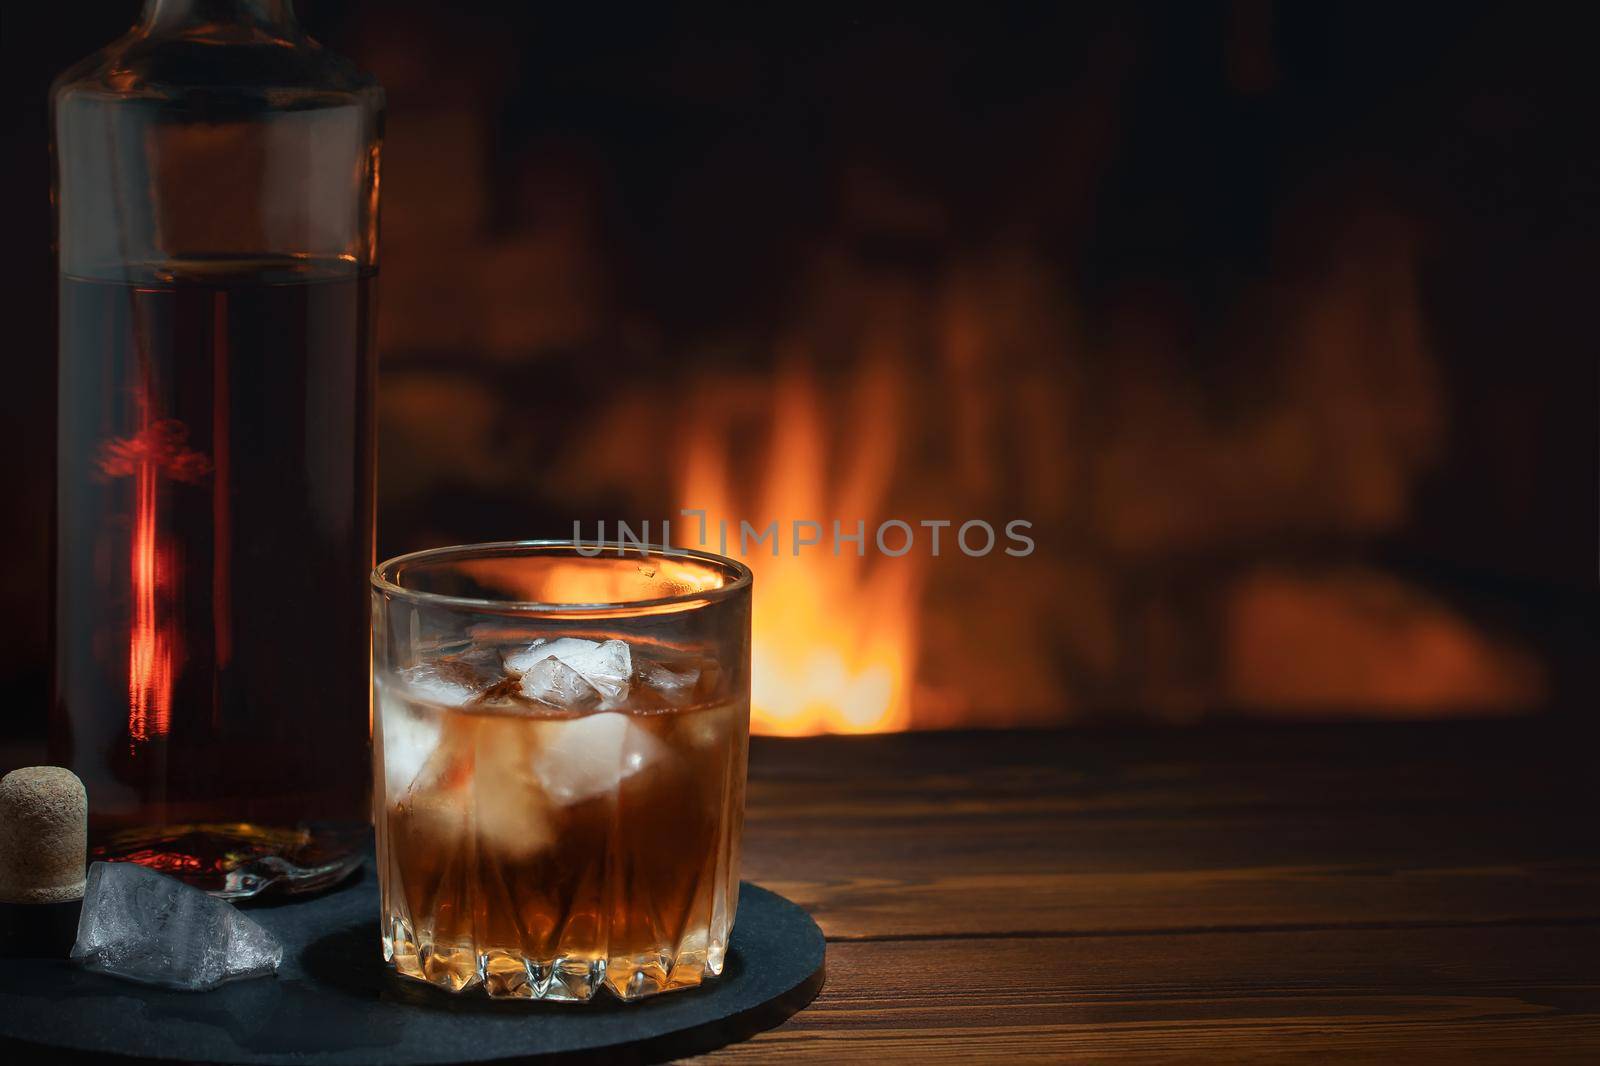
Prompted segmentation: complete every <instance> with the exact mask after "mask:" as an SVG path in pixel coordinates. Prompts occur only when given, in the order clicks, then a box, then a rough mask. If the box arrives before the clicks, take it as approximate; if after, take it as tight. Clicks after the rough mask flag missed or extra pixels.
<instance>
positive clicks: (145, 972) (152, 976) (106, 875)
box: [72, 862, 283, 992]
mask: <svg viewBox="0 0 1600 1066" xmlns="http://www.w3.org/2000/svg"><path fill="white" fill-rule="evenodd" d="M72 958H73V959H75V960H77V961H78V962H79V963H81V964H82V965H83V966H85V967H87V968H88V969H91V970H97V971H99V972H101V973H108V974H112V975H113V976H116V977H122V978H126V979H127V980H130V981H138V982H141V983H143V984H149V985H160V986H162V987H165V988H177V989H185V990H190V991H197V992H198V991H203V990H205V989H208V988H215V987H217V986H218V985H220V984H222V983H223V982H225V981H236V980H239V979H241V978H245V977H265V976H267V975H269V974H272V973H274V972H276V971H277V969H278V964H279V963H281V962H282V961H283V945H282V944H280V943H279V942H278V938H277V937H275V936H273V935H272V934H271V933H269V932H267V930H265V929H263V928H262V927H261V926H260V925H258V924H256V923H255V922H253V921H251V920H250V919H249V918H246V917H245V916H244V915H243V914H241V913H240V912H239V911H238V910H237V909H236V908H234V907H233V906H232V905H231V904H228V903H224V902H223V901H222V900H220V899H213V898H211V897H210V896H208V895H206V894H205V893H204V892H202V891H200V890H199V889H197V888H191V887H190V886H188V885H186V884H184V883H183V882H182V881H179V880H177V879H175V878H171V877H168V876H166V875H165V874H159V873H156V872H155V871H154V870H150V869H147V868H145V867H143V866H140V865H138V864H137V863H131V862H97V863H94V864H93V865H91V866H90V867H89V878H88V887H87V889H86V890H85V892H84V897H83V914H82V916H81V917H80V918H79V919H78V940H77V942H76V943H75V944H73V945H72Z"/></svg>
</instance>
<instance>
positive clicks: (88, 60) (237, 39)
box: [51, 28, 383, 110]
mask: <svg viewBox="0 0 1600 1066" xmlns="http://www.w3.org/2000/svg"><path fill="white" fill-rule="evenodd" d="M78 97H92V98H98V99H101V100H113V99H116V98H127V99H136V100H144V101H150V102H168V103H171V104H173V105H176V106H183V105H185V104H186V103H190V102H195V101H202V102H209V103H215V102H218V101H224V100H228V99H236V100H240V101H249V102H253V103H255V104H257V105H260V106H263V107H265V108H267V109H272V110H279V109H282V110H291V109H298V108H303V107H325V106H339V105H344V106H348V105H350V104H352V103H360V104H363V105H365V106H367V107H369V108H371V109H374V110H381V109H382V107H383V89H382V87H380V86H379V85H378V83H377V81H376V80H375V79H374V78H373V77H372V76H371V75H369V74H367V73H365V72H364V71H362V70H361V69H360V68H358V67H357V66H356V65H355V64H354V63H352V62H351V61H350V60H348V59H346V58H344V57H343V56H340V55H338V54H337V53H334V52H331V51H329V50H328V49H326V48H324V47H323V46H322V45H321V44H319V43H317V42H316V41H315V40H313V39H312V38H310V37H306V36H303V35H301V36H297V37H293V38H286V37H277V36H273V35H270V34H266V33H262V32H259V31H254V30H250V29H248V28H242V29H241V30H240V31H239V32H230V33H226V34H222V33H204V34H201V33H196V34H170V35H161V36H152V35H149V34H146V33H143V32H141V31H140V30H138V29H135V30H132V31H130V32H129V33H127V34H126V35H124V36H123V37H121V38H118V39H117V40H115V41H113V42H111V43H110V44H108V45H106V46H105V47H104V48H102V49H100V50H99V51H97V52H95V53H93V54H92V55H89V56H86V57H85V58H83V59H82V60H80V61H79V62H77V63H74V64H73V65H72V66H70V67H68V68H67V69H66V70H64V71H62V72H61V74H60V75H58V76H57V77H56V79H55V82H54V83H53V84H52V86H51V100H52V102H53V103H55V104H56V105H57V106H59V105H60V104H61V103H63V102H64V101H67V100H70V99H73V98H78Z"/></svg>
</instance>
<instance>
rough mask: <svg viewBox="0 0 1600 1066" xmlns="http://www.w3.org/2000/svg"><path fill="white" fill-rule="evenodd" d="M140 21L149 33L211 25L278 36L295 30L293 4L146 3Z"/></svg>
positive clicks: (236, 0)
mask: <svg viewBox="0 0 1600 1066" xmlns="http://www.w3.org/2000/svg"><path fill="white" fill-rule="evenodd" d="M139 21H140V25H141V26H142V27H143V28H144V29H145V30H146V31H169V30H177V29H184V28H188V27H193V26H200V25H205V24H208V23H209V24H232V25H244V26H252V27H255V28H257V29H262V30H269V31H273V32H275V33H279V34H282V33H287V32H290V31H293V30H294V29H295V28H296V26H295V18H294V4H293V2H292V0H145V3H144V14H143V15H142V16H141V17H140V20H139Z"/></svg>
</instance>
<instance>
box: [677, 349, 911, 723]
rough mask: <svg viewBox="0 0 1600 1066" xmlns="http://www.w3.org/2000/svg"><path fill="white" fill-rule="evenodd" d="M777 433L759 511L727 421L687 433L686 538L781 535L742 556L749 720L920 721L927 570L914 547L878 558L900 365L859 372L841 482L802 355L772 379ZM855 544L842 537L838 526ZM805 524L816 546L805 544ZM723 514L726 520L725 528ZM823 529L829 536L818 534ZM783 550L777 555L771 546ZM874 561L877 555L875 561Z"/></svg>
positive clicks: (735, 547) (709, 544) (717, 546)
mask: <svg viewBox="0 0 1600 1066" xmlns="http://www.w3.org/2000/svg"><path fill="white" fill-rule="evenodd" d="M772 389H773V392H772V423H771V424H772V432H771V437H770V440H769V442H768V443H769V452H768V456H767V460H766V465H765V469H764V471H763V474H762V479H761V488H760V492H759V495H758V499H757V501H756V503H757V504H758V506H757V507H756V509H755V510H754V511H753V512H752V511H750V510H743V509H741V508H740V507H739V506H737V504H739V503H740V502H742V501H741V500H740V499H738V498H737V497H736V495H735V493H734V491H733V489H732V487H731V483H730V475H729V469H728V457H729V455H730V454H732V451H731V450H732V447H733V444H734V442H733V441H732V440H730V435H729V434H728V432H727V430H726V427H725V426H713V425H708V424H704V423H702V424H701V425H700V427H699V428H698V429H697V430H696V431H695V433H694V434H693V435H692V436H691V437H690V439H689V442H688V445H687V449H686V455H685V460H684V467H683V490H682V497H681V498H682V506H683V507H685V508H693V509H703V510H704V511H705V527H704V533H705V540H704V544H703V545H702V544H701V543H699V538H700V534H701V529H700V528H699V527H698V519H697V518H694V517H691V518H690V519H689V520H688V521H687V522H686V526H687V532H684V531H682V530H680V533H679V536H678V537H677V538H675V539H677V540H678V541H679V542H680V543H684V544H687V545H688V546H691V547H701V546H704V547H706V548H708V549H709V550H712V551H720V550H722V549H723V544H722V536H721V532H720V531H721V530H722V529H726V531H727V533H726V536H727V541H726V550H727V551H728V553H729V554H737V553H738V552H739V529H740V521H741V519H742V520H744V521H745V522H748V523H750V525H751V526H752V527H753V528H754V529H755V531H756V533H757V534H759V533H760V532H761V531H763V530H765V529H766V528H767V526H768V525H769V523H772V522H774V521H776V522H777V524H778V537H777V541H776V544H774V542H773V541H772V540H770V539H769V540H768V541H765V542H763V543H762V544H761V545H760V546H757V545H756V544H755V541H754V539H753V538H754V534H753V535H752V539H751V540H750V551H749V553H748V554H747V555H745V556H744V562H745V563H746V564H747V565H749V567H750V568H751V569H752V570H753V571H754V572H755V575H756V585H755V603H754V617H753V620H752V625H753V634H752V639H753V643H752V645H751V664H750V665H751V728H752V729H753V730H754V731H756V732H759V733H768V734H776V735H782V736H803V735H807V734H813V733H874V732H890V731H894V730H900V729H905V728H907V727H908V726H909V725H910V705H909V699H908V696H909V690H910V686H911V679H912V670H913V667H914V665H915V657H916V655H915V653H916V610H917V599H918V592H919V589H920V573H919V570H918V566H917V564H916V562H915V561H914V558H913V557H912V556H906V557H903V558H883V557H876V556H875V552H874V545H873V539H872V538H873V532H874V530H875V529H876V528H877V522H878V518H879V517H880V515H881V510H880V509H881V506H882V504H883V501H884V497H885V495H886V493H887V491H888V487H889V479H890V476H891V475H892V473H893V468H894V459H895V445H896V440H897V436H898V424H899V410H898V396H899V394H900V390H899V389H898V388H897V387H896V382H895V377H894V367H893V366H892V365H890V364H887V363H878V364H868V365H867V366H866V368H865V369H864V370H863V371H862V372H861V377H860V378H859V379H858V381H857V383H856V395H855V402H856V408H855V411H854V412H852V413H853V414H855V416H856V417H854V418H852V419H851V422H850V425H851V427H852V435H851V436H849V437H847V438H846V439H845V440H844V441H843V447H841V448H840V449H839V451H840V455H839V459H840V462H839V464H838V466H837V469H839V470H842V471H843V474H842V476H841V477H840V479H839V483H838V484H837V485H829V484H827V483H826V482H827V478H826V473H825V472H826V471H827V470H828V465H827V454H826V452H827V434H826V430H825V427H824V424H823V417H822V410H823V408H822V403H821V401H820V398H819V396H818V390H817V386H816V383H815V381H814V380H813V378H812V375H811V373H810V372H809V370H808V369H807V368H806V367H805V366H803V365H800V364H794V365H791V366H790V367H788V368H787V369H786V370H785V371H784V372H782V373H780V374H778V375H777V376H776V378H775V380H774V382H773V386H772ZM835 519H837V520H838V522H839V526H840V529H841V532H842V533H843V534H844V535H846V536H851V535H853V534H854V533H855V532H856V528H857V526H856V524H857V522H858V520H859V521H862V522H864V529H865V540H864V543H863V544H862V546H861V550H862V551H863V552H865V553H867V555H866V556H863V555H861V554H858V552H857V545H856V544H855V543H853V542H850V543H844V542H840V541H837V540H835V539H834V538H833V535H832V534H833V523H834V521H835ZM796 522H808V523H814V524H815V525H813V526H808V527H806V528H803V529H802V530H801V534H802V535H803V536H804V537H805V538H806V539H807V540H810V539H812V538H814V537H819V536H820V543H818V544H815V545H812V546H809V547H802V548H800V549H799V551H798V554H796V552H795V548H794V545H795V527H794V523H796ZM722 523H726V526H723V525H722ZM818 527H820V534H819V531H818ZM774 547H776V548H777V552H776V554H773V548H774ZM869 562H871V563H872V564H874V565H871V566H869V565H868V563H869Z"/></svg>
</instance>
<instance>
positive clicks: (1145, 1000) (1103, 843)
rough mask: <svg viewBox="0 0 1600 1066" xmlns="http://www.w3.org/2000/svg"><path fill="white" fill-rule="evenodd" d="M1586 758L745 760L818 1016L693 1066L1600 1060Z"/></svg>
mask: <svg viewBox="0 0 1600 1066" xmlns="http://www.w3.org/2000/svg"><path fill="white" fill-rule="evenodd" d="M1593 753H1594V749H1593V747H1592V745H1590V744H1588V743H1585V742H1584V741H1583V739H1582V738H1580V737H1577V736H1576V735H1574V734H1571V733H1570V730H1569V729H1567V728H1566V727H1558V726H1556V725H1552V724H1549V723H1543V722H1467V723H1460V722H1457V723H1441V724H1437V725H1433V724H1429V725H1378V724H1373V725H1365V724H1363V725H1343V726H1315V725H1305V726H1296V727H1282V726H1273V727H1265V726H1228V727H1220V728H1207V729H1204V730H1198V729H1196V730H1187V729H1176V730H1169V731H1143V732H1126V733H1119V732H1106V731H1093V730H1091V731H1083V732H1060V733H1016V732H1012V733H942V734H907V735H900V736H884V737H866V738H818V739H811V740H776V739H758V740H756V741H754V742H753V745H752V756H751V791H750V801H749V814H748V823H747V835H746V852H745V866H744V872H745V876H746V877H748V878H750V879H752V880H755V881H757V882H759V883H761V884H764V885H767V886H768V887H770V888H773V889H776V890H777V891H779V892H782V893H784V894H785V895H787V896H789V897H790V898H791V899H794V900H797V901H798V902H800V903H802V904H803V905H805V906H806V907H807V908H808V909H809V910H810V911H811V912H812V914H814V915H815V916H816V917H817V919H818V921H819V922H820V923H821V925H822V928H823V930H824V931H825V932H826V933H827V934H828V938H829V956H828V979H827V985H826V987H825V988H824V990H823V992H822V995H821V996H820V997H819V998H818V999H817V1001H816V1002H815V1003H814V1004H813V1005H812V1006H811V1007H810V1008H809V1009H807V1010H806V1011H804V1012H802V1013H801V1014H800V1015H798V1016H797V1017H795V1018H794V1019H792V1020H791V1021H790V1022H788V1023H787V1024H786V1025H784V1026H782V1027H780V1028H779V1029H776V1030H774V1031H772V1032H769V1033H766V1034H763V1035H761V1036H759V1037H757V1038H756V1039H754V1040H752V1041H749V1042H747V1043H745V1044H741V1045H738V1046H735V1047H730V1048H727V1049H724V1050H722V1051H719V1052H716V1053H714V1054H712V1055H710V1056H707V1057H706V1058H707V1059H708V1060H713V1061H714V1060H718V1059H723V1060H728V1061H730V1062H732V1061H751V1062H761V1061H769V1060H771V1059H774V1058H776V1057H778V1056H780V1055H781V1056H782V1058H783V1060H785V1061H799V1062H806V1061H818V1062H823V1061H826V1062H848V1061H861V1060H866V1059H872V1060H877V1061H884V1062H899V1061H913V1060H915V1061H918V1062H942V1061H951V1062H957V1061H959V1062H969V1061H987V1060H990V1059H996V1058H1000V1057H1004V1058H1006V1059H1011V1060H1017V1061H1024V1062H1061V1061H1071V1060H1096V1061H1100V1060H1107V1059H1111V1060H1133V1061H1178V1060H1183V1061H1193V1060H1195V1059H1197V1058H1199V1059H1205V1058H1214V1059H1226V1060H1230V1061H1237V1060H1255V1061H1275V1060H1279V1059H1285V1058H1305V1057H1313V1056H1316V1057H1329V1056H1331V1057H1334V1058H1338V1059H1345V1060H1351V1059H1361V1060H1368V1061H1386V1062H1387V1061H1495V1062H1526V1061H1534V1060H1549V1061H1588V1062H1595V1061H1600V829H1597V822H1596V818H1595V814H1596V813H1597V807H1596V799H1597V785H1596V776H1597V775H1596V774H1595V773H1594V762H1595V758H1594V754H1593Z"/></svg>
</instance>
